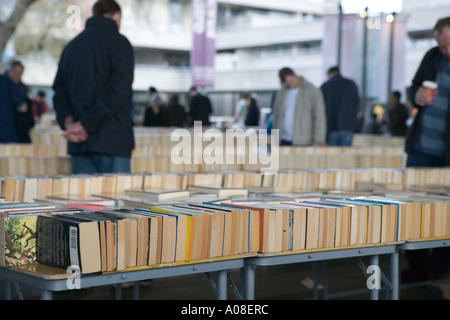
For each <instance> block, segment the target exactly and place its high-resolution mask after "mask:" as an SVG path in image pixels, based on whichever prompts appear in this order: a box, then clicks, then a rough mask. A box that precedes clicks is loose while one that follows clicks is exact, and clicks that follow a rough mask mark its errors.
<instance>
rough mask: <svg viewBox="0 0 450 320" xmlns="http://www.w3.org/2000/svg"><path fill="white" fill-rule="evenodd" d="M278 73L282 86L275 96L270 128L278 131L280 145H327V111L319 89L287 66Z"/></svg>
mask: <svg viewBox="0 0 450 320" xmlns="http://www.w3.org/2000/svg"><path fill="white" fill-rule="evenodd" d="M278 76H279V78H280V82H281V84H282V85H283V87H282V88H281V90H279V91H278V92H277V93H276V96H275V99H274V108H273V121H272V127H273V129H278V130H280V140H281V141H280V144H281V145H286V146H312V145H315V146H324V145H326V143H325V138H326V130H327V128H326V126H327V124H326V112H325V104H324V100H323V94H322V92H321V91H320V89H318V88H317V87H315V86H314V85H313V84H312V83H310V82H309V81H307V80H306V79H305V78H304V77H300V76H298V75H297V74H296V73H295V71H294V70H292V69H291V68H288V67H285V68H282V69H280V70H279V72H278Z"/></svg>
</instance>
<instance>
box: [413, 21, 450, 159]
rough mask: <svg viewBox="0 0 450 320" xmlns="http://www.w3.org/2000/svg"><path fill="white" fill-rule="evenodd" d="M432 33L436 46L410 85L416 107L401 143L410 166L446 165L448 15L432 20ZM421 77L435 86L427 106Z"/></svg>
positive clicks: (449, 143)
mask: <svg viewBox="0 0 450 320" xmlns="http://www.w3.org/2000/svg"><path fill="white" fill-rule="evenodd" d="M434 36H435V39H436V41H437V42H438V46H437V47H434V48H432V49H431V50H429V51H428V52H427V53H426V54H425V57H424V58H423V60H422V62H421V64H420V66H419V69H418V70H417V73H416V75H415V77H414V79H413V81H412V86H411V88H410V100H411V101H412V102H413V103H414V106H415V107H416V108H418V112H417V114H416V117H415V119H414V122H413V124H412V126H411V129H410V132H409V133H408V135H407V138H406V145H405V150H406V152H407V153H408V161H407V166H410V167H412V166H422V167H430V166H431V167H434V166H448V165H450V130H448V128H449V126H450V112H449V102H450V98H449V92H450V85H449V82H448V81H449V79H450V78H449V70H450V66H449V64H450V17H448V18H444V19H441V20H439V21H438V22H437V23H436V26H435V29H434ZM425 80H430V81H435V82H438V85H439V88H438V94H437V96H436V97H435V99H434V103H432V104H431V105H427V102H426V98H427V97H426V94H425V90H424V89H423V88H422V83H423V81H425ZM446 80H447V82H446ZM429 147H432V150H431V149H430V148H429Z"/></svg>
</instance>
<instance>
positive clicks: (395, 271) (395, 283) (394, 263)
mask: <svg viewBox="0 0 450 320" xmlns="http://www.w3.org/2000/svg"><path fill="white" fill-rule="evenodd" d="M399 256H400V255H399V251H398V249H397V250H396V251H395V252H394V253H392V254H391V259H390V260H391V284H392V293H391V299H392V300H398V299H399V285H400V271H399V267H400V266H399Z"/></svg>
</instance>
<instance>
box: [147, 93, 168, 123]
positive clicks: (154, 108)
mask: <svg viewBox="0 0 450 320" xmlns="http://www.w3.org/2000/svg"><path fill="white" fill-rule="evenodd" d="M147 95H148V104H147V108H146V109H145V113H144V127H167V126H168V118H167V111H166V109H165V102H164V100H163V99H162V98H161V96H160V95H159V92H158V90H157V89H156V88H155V87H150V88H149V89H148V91H147Z"/></svg>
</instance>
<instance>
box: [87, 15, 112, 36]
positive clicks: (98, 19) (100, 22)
mask: <svg viewBox="0 0 450 320" xmlns="http://www.w3.org/2000/svg"><path fill="white" fill-rule="evenodd" d="M91 27H102V28H107V29H111V30H114V31H117V32H119V28H118V27H117V23H116V22H115V21H114V20H113V19H111V18H106V17H103V16H93V17H91V18H89V19H88V20H87V21H86V29H88V28H91Z"/></svg>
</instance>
